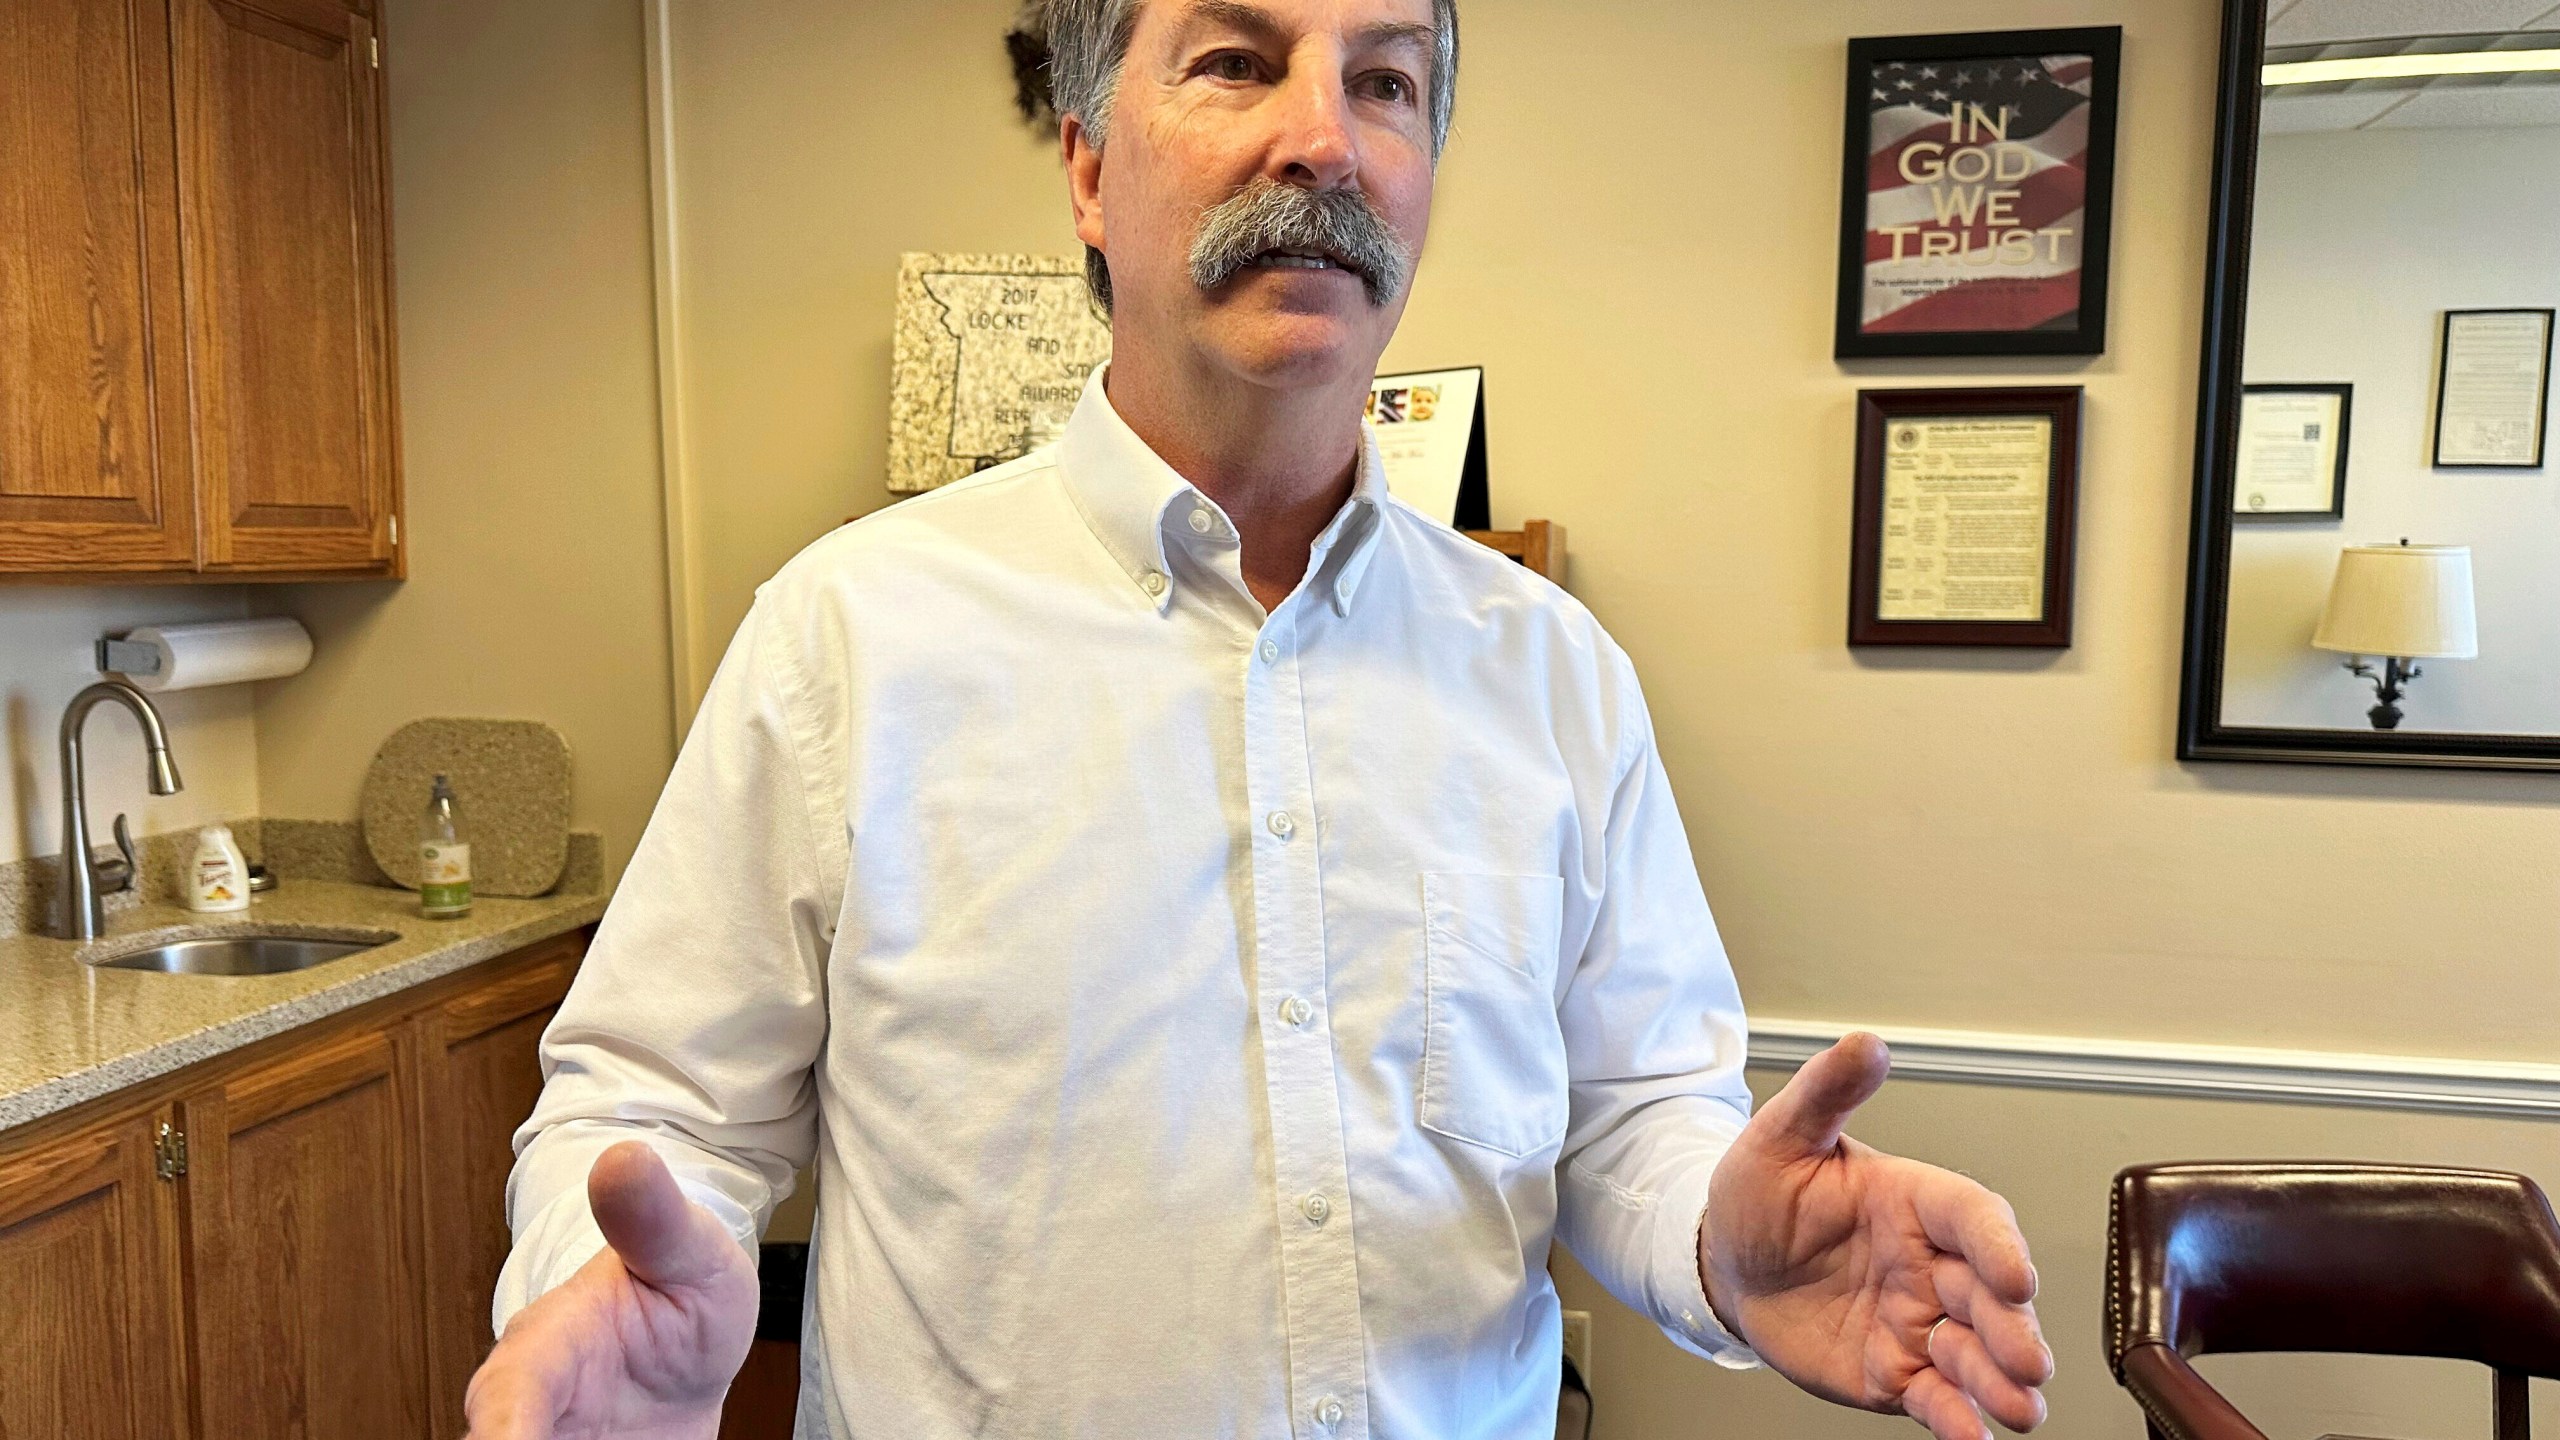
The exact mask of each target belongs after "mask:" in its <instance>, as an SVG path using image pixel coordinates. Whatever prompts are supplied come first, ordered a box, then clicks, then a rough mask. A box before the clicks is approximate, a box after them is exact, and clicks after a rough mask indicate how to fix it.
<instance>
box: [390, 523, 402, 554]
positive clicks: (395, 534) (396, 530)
mask: <svg viewBox="0 0 2560 1440" xmlns="http://www.w3.org/2000/svg"><path fill="white" fill-rule="evenodd" d="M391 544H392V548H394V549H397V548H399V545H400V517H399V516H397V515H394V516H392V517H391Z"/></svg>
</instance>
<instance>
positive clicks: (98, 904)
mask: <svg viewBox="0 0 2560 1440" xmlns="http://www.w3.org/2000/svg"><path fill="white" fill-rule="evenodd" d="M101 700H113V701H115V702H116V703H117V704H119V705H122V706H123V707H124V708H126V709H127V710H130V711H132V712H133V718H134V719H135V720H136V721H137V722H139V723H140V724H141V726H142V743H143V746H144V748H145V749H147V750H148V751H149V752H150V757H151V793H152V794H154V795H175V794H177V793H178V791H179V789H180V787H181V786H182V785H183V784H184V783H185V782H183V781H181V780H179V779H178V766H177V762H175V761H173V760H171V759H170V758H169V737H168V734H167V733H166V732H164V731H163V730H162V729H161V728H160V712H159V711H157V710H154V709H152V708H151V701H150V700H149V699H148V698H146V697H145V696H144V695H143V693H142V692H141V691H139V690H136V689H134V688H133V687H132V686H130V685H128V684H126V683H125V682H123V681H121V680H101V681H99V682H98V683H97V684H95V685H92V686H90V687H89V688H88V689H86V690H83V691H81V692H80V693H79V694H77V695H74V696H72V697H71V705H70V707H69V708H68V709H66V710H64V711H63V712H62V883H61V884H60V885H59V886H57V887H55V889H54V892H53V933H54V934H55V935H58V936H60V937H61V938H63V939H65V940H95V939H97V938H98V936H99V935H100V934H101V933H103V932H104V931H105V930H106V928H107V907H106V897H107V896H108V895H109V894H111V893H113V892H115V891H118V890H123V889H126V888H128V887H130V886H131V885H132V884H133V881H134V869H135V864H136V862H135V860H134V858H133V832H132V831H131V830H128V829H126V828H125V823H124V817H123V816H122V815H118V816H117V817H116V824H115V833H116V849H117V850H118V851H119V852H120V858H117V859H113V860H98V859H94V858H92V857H91V856H90V854H89V784H88V777H87V775H86V774H85V773H84V772H83V771H82V769H81V760H80V730H81V727H82V726H84V725H86V724H87V723H88V720H89V712H90V711H92V710H94V709H96V708H98V702H99V701H101Z"/></svg>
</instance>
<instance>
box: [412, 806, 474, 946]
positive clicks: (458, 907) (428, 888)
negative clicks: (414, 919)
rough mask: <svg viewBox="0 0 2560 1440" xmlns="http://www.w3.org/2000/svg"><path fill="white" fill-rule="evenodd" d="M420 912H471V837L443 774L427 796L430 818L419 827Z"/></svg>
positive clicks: (443, 915) (442, 916) (448, 916)
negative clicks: (466, 833)
mask: <svg viewBox="0 0 2560 1440" xmlns="http://www.w3.org/2000/svg"><path fill="white" fill-rule="evenodd" d="M418 913H419V914H421V915H424V916H426V917H427V918H428V919H430V920H459V919H461V918H462V917H463V916H465V915H468V914H470V913H471V840H470V838H469V837H468V836H466V835H465V834H464V833H463V830H462V813H461V812H460V811H459V810H457V809H456V808H455V807H454V803H453V785H452V783H451V782H449V781H448V780H446V779H445V777H444V776H442V775H438V776H437V777H436V786H435V789H434V791H433V792H431V793H430V794H429V795H428V796H427V813H426V817H425V819H424V821H423V823H421V824H420V825H419V827H418Z"/></svg>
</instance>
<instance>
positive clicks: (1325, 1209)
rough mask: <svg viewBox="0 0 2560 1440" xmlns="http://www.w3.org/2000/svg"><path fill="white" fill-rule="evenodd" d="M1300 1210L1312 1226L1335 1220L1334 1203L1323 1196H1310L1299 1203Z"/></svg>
mask: <svg viewBox="0 0 2560 1440" xmlns="http://www.w3.org/2000/svg"><path fill="white" fill-rule="evenodd" d="M1298 1209H1299V1211H1300V1212H1301V1213H1302V1214H1304V1215H1305V1216H1306V1217H1307V1223H1308V1224H1310V1225H1321V1224H1323V1223H1324V1222H1326V1221H1327V1220H1330V1219H1332V1218H1333V1202H1332V1201H1330V1200H1327V1199H1326V1198H1324V1197H1323V1196H1321V1195H1310V1196H1308V1197H1307V1198H1306V1199H1304V1200H1301V1201H1299V1202H1298Z"/></svg>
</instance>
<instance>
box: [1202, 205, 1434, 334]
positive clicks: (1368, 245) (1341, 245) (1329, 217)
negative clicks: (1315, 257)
mask: <svg viewBox="0 0 2560 1440" xmlns="http://www.w3.org/2000/svg"><path fill="white" fill-rule="evenodd" d="M1265 250H1315V251H1320V252H1322V253H1324V254H1326V255H1329V256H1331V257H1333V258H1334V259H1335V260H1336V261H1338V262H1340V263H1341V264H1343V265H1345V266H1347V267H1349V269H1350V270H1351V273H1353V274H1354V275H1357V276H1359V277H1360V283H1361V284H1362V285H1363V286H1364V287H1366V288H1367V290H1368V292H1369V303H1370V304H1372V305H1384V304H1386V303H1387V302H1388V301H1390V300H1392V299H1394V298H1395V297H1396V296H1398V295H1400V294H1403V293H1404V284H1405V279H1406V277H1407V276H1408V275H1410V274H1411V273H1412V270H1413V257H1412V255H1411V254H1409V253H1408V252H1407V251H1406V250H1405V247H1404V242H1403V241H1401V240H1398V239H1397V238H1396V235H1395V232H1394V231H1393V230H1390V229H1388V228H1387V222H1386V220H1385V219H1384V218H1383V217H1381V216H1380V215H1379V214H1378V211H1377V208H1376V207H1375V206H1373V205H1371V204H1370V203H1369V197H1368V196H1366V195H1363V194H1361V193H1360V192H1359V191H1357V190H1301V189H1299V188H1298V187H1297V186H1295V185H1283V184H1281V183H1280V182H1279V181H1277V180H1274V179H1272V178H1271V177H1270V176H1268V175H1257V176H1255V177H1254V179H1253V181H1252V183H1250V184H1248V185H1246V186H1245V187H1244V188H1243V189H1242V190H1239V191H1237V192H1236V193H1235V194H1234V195H1232V196H1230V197H1228V198H1227V199H1226V200H1224V201H1222V202H1221V203H1219V204H1218V205H1217V206H1215V207H1214V208H1212V209H1211V210H1210V211H1209V212H1208V213H1207V214H1205V215H1203V216H1201V217H1200V234H1199V235H1198V237H1197V238H1195V239H1193V241H1192V242H1191V280H1192V283H1193V284H1196V285H1198V286H1199V287H1200V288H1201V289H1203V290H1214V289H1216V288H1217V287H1219V286H1221V285H1224V284H1225V283H1227V281H1229V280H1231V279H1233V278H1234V277H1235V273H1236V272H1237V271H1239V270H1242V269H1243V268H1244V267H1245V266H1247V265H1249V264H1251V263H1253V257H1254V256H1256V255H1259V254H1261V253H1262V252H1263V251H1265Z"/></svg>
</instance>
